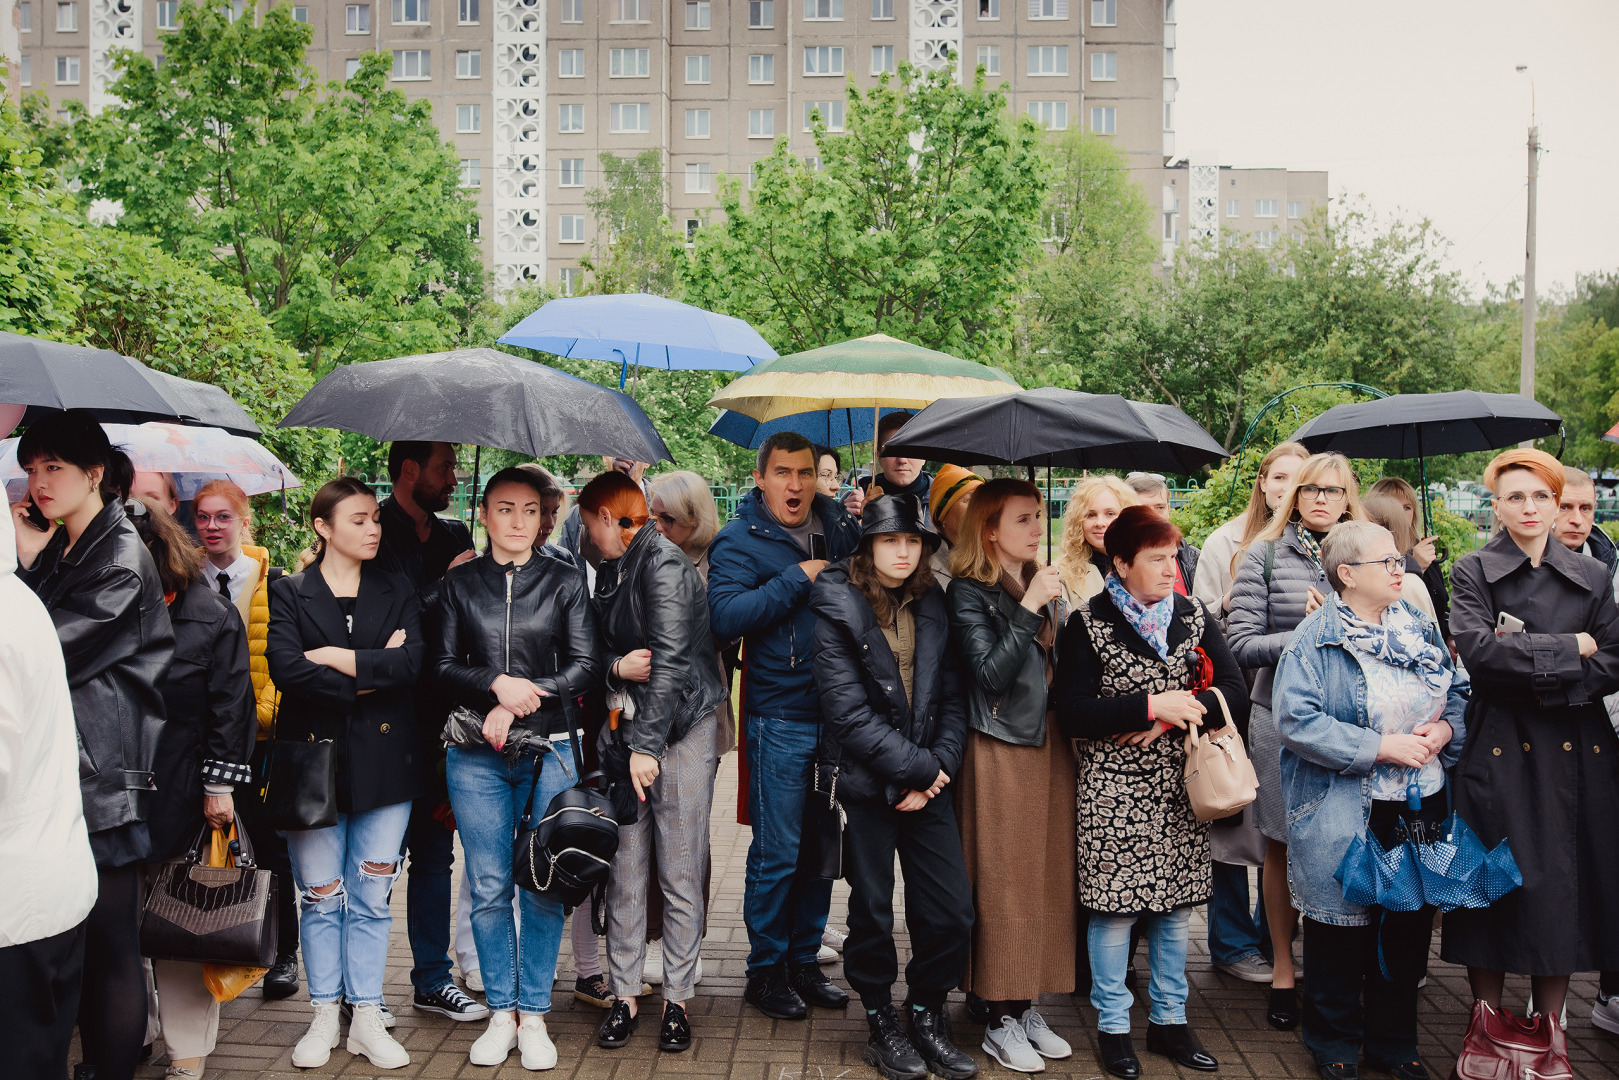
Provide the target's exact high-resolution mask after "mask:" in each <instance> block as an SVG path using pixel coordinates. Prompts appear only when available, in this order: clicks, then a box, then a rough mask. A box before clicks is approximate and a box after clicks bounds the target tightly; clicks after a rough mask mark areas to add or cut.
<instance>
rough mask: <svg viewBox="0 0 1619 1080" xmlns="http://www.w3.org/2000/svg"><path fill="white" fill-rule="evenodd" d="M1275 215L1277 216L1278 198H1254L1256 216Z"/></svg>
mask: <svg viewBox="0 0 1619 1080" xmlns="http://www.w3.org/2000/svg"><path fill="white" fill-rule="evenodd" d="M1275 216H1276V200H1275V199H1255V200H1254V217H1275Z"/></svg>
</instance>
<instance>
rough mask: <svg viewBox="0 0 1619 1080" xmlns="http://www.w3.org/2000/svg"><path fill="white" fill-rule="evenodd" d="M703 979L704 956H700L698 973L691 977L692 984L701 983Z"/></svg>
mask: <svg viewBox="0 0 1619 1080" xmlns="http://www.w3.org/2000/svg"><path fill="white" fill-rule="evenodd" d="M702 981H703V958H702V957H701V956H699V957H698V958H697V974H695V975H693V976H692V977H691V984H692V985H693V986H696V985H697V984H698V983H700V982H702Z"/></svg>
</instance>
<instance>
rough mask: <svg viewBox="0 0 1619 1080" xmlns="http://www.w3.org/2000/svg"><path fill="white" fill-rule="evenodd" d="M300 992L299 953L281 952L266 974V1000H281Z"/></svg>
mask: <svg viewBox="0 0 1619 1080" xmlns="http://www.w3.org/2000/svg"><path fill="white" fill-rule="evenodd" d="M297 992H298V954H297V953H295V952H285V953H280V954H278V955H277V956H276V958H275V964H274V965H272V966H271V968H270V970H269V971H268V972H266V973H265V975H264V1000H265V1001H280V1000H281V999H282V998H289V997H291V996H292V995H294V994H296V993H297Z"/></svg>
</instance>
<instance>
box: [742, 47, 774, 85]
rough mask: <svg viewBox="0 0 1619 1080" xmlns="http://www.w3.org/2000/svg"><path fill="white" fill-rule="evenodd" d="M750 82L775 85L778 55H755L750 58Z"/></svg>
mask: <svg viewBox="0 0 1619 1080" xmlns="http://www.w3.org/2000/svg"><path fill="white" fill-rule="evenodd" d="M748 81H749V82H750V83H773V82H775V81H776V54H775V53H755V54H754V55H753V56H750V57H748Z"/></svg>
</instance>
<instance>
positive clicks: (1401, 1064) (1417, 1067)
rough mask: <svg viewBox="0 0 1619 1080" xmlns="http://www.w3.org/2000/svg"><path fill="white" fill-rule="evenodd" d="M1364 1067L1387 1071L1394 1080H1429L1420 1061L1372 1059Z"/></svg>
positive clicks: (1426, 1070) (1426, 1071)
mask: <svg viewBox="0 0 1619 1080" xmlns="http://www.w3.org/2000/svg"><path fill="white" fill-rule="evenodd" d="M1366 1067H1367V1068H1368V1069H1371V1070H1372V1071H1373V1072H1380V1073H1387V1074H1388V1075H1390V1076H1392V1077H1394V1080H1429V1077H1428V1068H1427V1066H1425V1065H1423V1064H1422V1062H1420V1061H1372V1060H1370V1059H1368V1060H1367V1062H1366Z"/></svg>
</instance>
